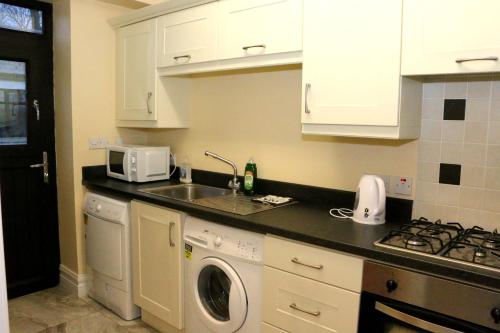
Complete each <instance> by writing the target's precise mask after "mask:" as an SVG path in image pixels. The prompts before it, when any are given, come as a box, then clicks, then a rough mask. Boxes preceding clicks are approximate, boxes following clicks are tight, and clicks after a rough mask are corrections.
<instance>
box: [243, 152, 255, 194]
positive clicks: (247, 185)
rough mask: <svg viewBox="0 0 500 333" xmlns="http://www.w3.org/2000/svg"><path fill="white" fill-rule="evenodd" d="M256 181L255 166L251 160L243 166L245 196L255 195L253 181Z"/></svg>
mask: <svg viewBox="0 0 500 333" xmlns="http://www.w3.org/2000/svg"><path fill="white" fill-rule="evenodd" d="M256 180H257V165H256V164H255V162H254V161H253V158H250V160H248V163H247V165H246V166H245V178H244V184H243V192H244V193H245V195H253V194H254V193H255V181H256Z"/></svg>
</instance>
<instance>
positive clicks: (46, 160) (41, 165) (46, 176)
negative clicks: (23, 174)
mask: <svg viewBox="0 0 500 333" xmlns="http://www.w3.org/2000/svg"><path fill="white" fill-rule="evenodd" d="M42 158H43V163H37V164H31V165H30V168H32V169H35V168H43V182H44V183H45V184H48V183H49V158H48V155H47V152H46V151H44V152H43V154H42Z"/></svg>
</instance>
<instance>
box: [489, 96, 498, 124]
mask: <svg viewBox="0 0 500 333" xmlns="http://www.w3.org/2000/svg"><path fill="white" fill-rule="evenodd" d="M489 120H490V121H500V99H493V100H492V101H491V107H490V118H489Z"/></svg>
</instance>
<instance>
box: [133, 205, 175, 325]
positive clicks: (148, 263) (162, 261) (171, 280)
mask: <svg viewBox="0 0 500 333" xmlns="http://www.w3.org/2000/svg"><path fill="white" fill-rule="evenodd" d="M182 219H183V215H182V214H180V213H178V212H175V211H171V210H168V209H164V208H160V207H156V206H151V205H147V204H143V203H139V202H136V201H133V202H132V271H133V298H134V303H135V304H137V305H138V306H140V307H141V308H143V309H145V310H146V311H148V312H149V313H151V314H153V315H155V316H156V317H158V318H160V319H162V320H163V321H165V322H166V323H168V324H170V325H172V326H174V327H176V328H178V329H182V328H183V325H184V323H183V298H184V293H183V274H182V258H181V249H182V228H181V223H182Z"/></svg>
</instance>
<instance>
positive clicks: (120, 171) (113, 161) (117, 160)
mask: <svg viewBox="0 0 500 333" xmlns="http://www.w3.org/2000/svg"><path fill="white" fill-rule="evenodd" d="M124 160H125V152H122V151H116V150H110V151H109V171H110V172H112V173H114V174H117V175H121V176H125V169H124V165H125V163H124Z"/></svg>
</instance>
